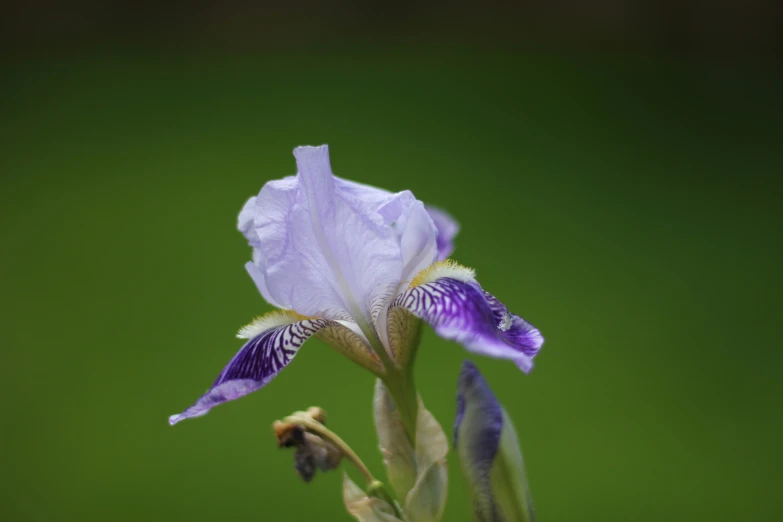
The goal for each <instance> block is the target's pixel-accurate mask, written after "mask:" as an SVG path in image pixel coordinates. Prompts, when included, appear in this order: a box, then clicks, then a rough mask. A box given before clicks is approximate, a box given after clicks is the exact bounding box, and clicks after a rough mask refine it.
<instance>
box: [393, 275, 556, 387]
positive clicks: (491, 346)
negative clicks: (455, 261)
mask: <svg viewBox="0 0 783 522" xmlns="http://www.w3.org/2000/svg"><path fill="white" fill-rule="evenodd" d="M392 306H401V307H404V308H406V309H407V310H409V311H411V312H412V313H413V314H414V315H416V316H418V317H421V318H422V319H424V320H425V321H427V322H428V323H430V324H431V325H432V327H433V328H434V329H435V332H436V333H437V334H438V335H440V336H442V337H445V338H447V339H454V340H455V341H457V342H459V343H461V344H462V345H464V346H465V348H467V349H468V350H470V351H471V352H474V353H478V354H482V355H488V356H490V357H497V358H501V359H510V360H512V361H514V363H516V365H517V366H518V367H519V368H520V369H521V370H522V371H524V372H526V373H527V372H530V370H531V369H532V367H533V357H535V355H536V354H537V353H538V350H539V349H540V348H541V345H542V344H543V343H544V338H543V337H542V336H541V334H540V333H539V331H538V330H537V329H536V328H535V327H533V325H531V324H530V323H528V322H527V321H525V320H524V319H522V318H521V317H519V316H517V315H514V314H511V313H509V312H508V310H507V309H506V307H505V306H504V305H503V304H502V303H500V301H498V300H497V299H496V298H495V297H494V296H492V295H491V294H488V293H486V292H484V290H482V289H481V287H480V286H479V284H478V283H476V282H475V281H468V282H465V281H458V280H456V279H453V278H450V277H442V278H440V279H437V280H435V281H433V282H431V283H425V284H423V285H421V286H417V287H414V288H412V289H410V290H408V291H406V292H405V293H403V294H400V295H399V296H397V298H396V299H395V300H394V302H393V303H392Z"/></svg>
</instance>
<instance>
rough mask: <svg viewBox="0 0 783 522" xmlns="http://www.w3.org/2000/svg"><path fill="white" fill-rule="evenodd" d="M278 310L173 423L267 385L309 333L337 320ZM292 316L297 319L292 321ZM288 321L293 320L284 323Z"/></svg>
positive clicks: (171, 420) (330, 324)
mask: <svg viewBox="0 0 783 522" xmlns="http://www.w3.org/2000/svg"><path fill="white" fill-rule="evenodd" d="M277 314H278V315H275V316H273V317H272V321H271V323H270V322H269V320H267V325H268V326H269V327H268V328H264V329H263V330H262V331H260V332H256V333H254V335H253V337H252V338H251V339H250V340H249V341H248V342H247V343H246V344H245V345H244V346H243V347H242V349H241V350H239V352H238V353H237V354H236V355H235V356H234V358H233V359H231V362H229V363H228V365H227V366H226V367H225V368H224V369H223V371H222V372H220V375H218V377H217V379H215V382H214V383H213V384H212V387H211V388H210V389H209V391H207V393H205V394H204V395H202V396H201V397H200V398H199V399H198V400H197V401H196V403H195V404H194V405H193V406H191V407H190V408H188V409H186V410H185V411H183V412H182V413H180V414H179V415H172V416H171V417H169V424H171V425H172V426H173V425H174V424H176V423H177V422H179V421H181V420H183V419H187V418H190V417H199V416H201V415H205V414H206V413H207V412H208V411H209V410H210V409H211V408H214V407H215V406H217V405H219V404H222V403H224V402H227V401H232V400H234V399H238V398H240V397H244V396H245V395H247V394H249V393H251V392H254V391H256V390H258V389H259V388H262V387H264V386H266V385H267V384H268V383H269V381H271V380H272V379H273V378H274V377H275V376H276V375H277V374H278V373H280V371H281V370H282V369H283V368H285V367H286V366H287V365H288V363H289V362H291V359H293V358H294V356H295V355H296V353H297V351H298V350H299V347H301V346H302V344H303V343H304V342H305V341H306V340H307V339H308V338H309V337H311V336H312V335H314V334H315V333H316V332H318V330H320V329H322V328H325V327H327V326H333V325H335V324H336V323H334V322H332V321H328V320H323V319H305V320H296V318H297V317H296V316H295V315H292V314H290V313H288V312H278V313H277ZM281 317H282V320H280V318H281ZM292 320H294V321H295V322H290V321H292ZM286 321H289V322H288V323H287V324H281V323H286ZM256 330H258V328H256Z"/></svg>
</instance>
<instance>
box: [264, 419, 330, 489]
mask: <svg viewBox="0 0 783 522" xmlns="http://www.w3.org/2000/svg"><path fill="white" fill-rule="evenodd" d="M305 414H306V415H307V416H308V417H310V418H311V419H312V420H313V421H316V422H318V423H319V424H323V422H324V421H325V420H326V412H325V411H324V410H323V409H321V408H317V407H312V408H309V409H308V410H307V412H305ZM302 422H304V424H305V425H306V424H308V422H305V421H304V420H303V421H302ZM305 425H302V424H299V423H297V422H296V417H295V416H292V417H289V418H288V419H287V420H285V421H275V422H274V424H273V425H272V429H273V430H274V432H275V437H277V443H278V445H279V446H280V447H281V448H295V451H294V468H295V469H296V472H297V473H298V474H299V476H300V477H302V480H304V481H305V482H310V481H311V480H312V479H313V477H314V476H315V473H316V471H317V470H321V471H328V470H331V469H335V468H336V467H337V466H338V465H339V464H340V460H341V459H342V457H343V454H342V451H341V450H340V449H339V448H338V447H337V446H336V445H335V444H333V443H332V442H330V441H329V440H325V439H324V438H322V437H321V436H320V435H318V434H317V433H313V432H312V431H308V430H307V428H306V427H305Z"/></svg>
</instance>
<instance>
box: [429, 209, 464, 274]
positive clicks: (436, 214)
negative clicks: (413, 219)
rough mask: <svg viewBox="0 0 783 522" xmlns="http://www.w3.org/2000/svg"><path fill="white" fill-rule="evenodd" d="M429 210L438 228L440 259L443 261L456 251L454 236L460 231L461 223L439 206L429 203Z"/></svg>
mask: <svg viewBox="0 0 783 522" xmlns="http://www.w3.org/2000/svg"><path fill="white" fill-rule="evenodd" d="M427 212H428V213H429V215H430V218H432V222H433V223H435V228H437V229H438V241H437V243H438V261H443V260H444V259H446V258H447V257H449V256H450V255H451V254H452V252H454V238H455V237H456V235H457V233H459V223H457V220H456V219H454V218H453V217H451V214H449V213H448V212H446V211H445V210H443V209H440V208H438V207H433V206H430V205H427Z"/></svg>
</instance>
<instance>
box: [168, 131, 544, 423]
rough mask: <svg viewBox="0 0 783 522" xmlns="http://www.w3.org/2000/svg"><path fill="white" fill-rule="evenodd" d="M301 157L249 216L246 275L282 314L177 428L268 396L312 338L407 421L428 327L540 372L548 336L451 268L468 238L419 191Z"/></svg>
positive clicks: (323, 157)
mask: <svg viewBox="0 0 783 522" xmlns="http://www.w3.org/2000/svg"><path fill="white" fill-rule="evenodd" d="M294 157H295V158H296V165H297V170H298V173H297V175H296V176H289V177H286V178H283V179H281V180H275V181H270V182H268V183H267V184H266V185H264V187H263V188H262V189H261V192H260V193H259V194H258V196H255V197H251V198H250V199H249V200H248V201H247V203H245V206H244V208H243V209H242V211H241V212H240V214H239V230H240V231H241V232H242V233H243V234H244V235H245V237H246V238H247V240H248V242H249V243H250V246H251V247H252V248H253V256H252V259H253V260H252V262H248V263H247V265H246V268H247V271H248V273H249V274H250V277H251V278H252V279H253V281H254V282H255V284H256V286H257V287H258V290H259V291H260V292H261V295H262V296H263V298H264V299H265V300H266V301H267V302H268V303H269V304H271V305H273V306H275V307H277V308H278V309H279V310H278V311H274V312H270V313H267V314H266V315H263V316H261V317H259V318H258V319H256V320H255V321H253V322H252V323H250V324H248V325H247V326H245V327H244V328H242V329H241V330H240V331H239V334H238V337H240V338H243V339H246V340H247V342H246V343H245V345H244V346H243V347H242V348H241V349H240V350H239V352H238V353H237V354H236V355H235V356H234V358H233V359H231V361H230V362H229V363H228V365H227V366H226V367H225V368H224V369H223V371H222V372H220V374H219V375H218V377H217V379H216V380H215V382H214V384H213V385H212V387H211V388H210V389H209V390H208V391H207V392H206V393H205V394H204V395H202V396H201V397H200V398H199V399H198V400H197V401H196V403H195V404H194V405H193V406H191V407H189V408H187V409H186V410H185V411H183V412H182V413H180V414H178V415H172V416H171V417H170V418H169V422H170V423H171V424H175V423H177V422H179V421H180V420H182V419H186V418H189V417H196V416H200V415H204V414H205V413H207V412H208V411H209V410H210V409H211V408H213V407H215V406H217V405H218V404H221V403H224V402H227V401H230V400H234V399H238V398H240V397H242V396H244V395H247V394H249V393H251V392H253V391H256V390H258V389H259V388H262V387H263V386H265V385H266V384H267V383H269V382H270V381H271V380H272V379H273V378H274V377H275V376H276V375H277V374H278V373H280V371H281V370H282V369H283V368H285V367H286V366H287V365H288V364H289V363H290V362H291V360H292V359H293V358H294V356H296V355H297V353H298V352H299V349H300V347H301V346H302V344H304V342H305V341H306V340H307V339H308V338H310V337H312V336H316V337H318V338H320V339H322V340H323V341H325V342H326V343H327V344H329V345H330V346H332V347H333V348H335V349H336V350H337V351H339V352H340V353H342V354H343V355H345V356H346V357H348V358H349V359H351V360H352V361H354V362H356V363H358V364H360V365H361V366H363V367H365V368H367V369H369V370H370V371H372V372H373V373H374V374H375V375H377V376H378V377H380V378H381V379H383V380H384V382H385V383H386V384H387V386H388V387H389V390H390V392H391V393H392V396H393V397H394V398H395V402H398V403H400V404H399V406H400V409H401V411H403V412H404V415H403V416H404V417H405V418H408V419H411V418H412V419H415V418H416V417H415V409H416V404H417V401H416V394H415V389H414V388H413V384H412V366H413V364H412V363H413V358H414V356H415V352H416V348H417V346H418V340H419V335H420V324H421V320H424V321H425V322H427V323H429V324H430V325H432V327H433V328H434V329H435V332H436V333H437V334H439V335H440V336H442V337H445V338H447V339H453V340H456V341H457V342H459V343H461V344H462V345H463V346H465V348H467V349H468V350H470V351H471V352H474V353H478V354H482V355H488V356H491V357H498V358H504V359H510V360H512V361H513V362H514V363H516V365H517V366H518V367H519V368H520V369H522V370H523V371H525V372H528V371H530V369H531V367H532V365H533V362H532V361H533V357H534V356H535V355H536V353H537V352H538V350H539V348H540V347H541V344H542V343H543V338H542V337H541V334H540V333H539V332H538V330H536V329H535V328H534V327H533V326H532V325H530V324H529V323H527V322H526V321H525V320H524V319H522V318H521V317H519V316H517V315H514V314H512V313H510V312H509V311H508V309H507V308H506V307H505V306H504V305H503V304H502V303H501V302H500V301H499V300H497V299H496V298H495V297H494V296H492V295H491V294H489V293H488V292H486V291H484V290H483V289H482V288H481V286H480V285H479V284H478V282H476V279H475V275H474V272H473V270H471V269H469V268H465V267H463V266H461V265H459V264H457V263H455V262H452V261H450V260H445V258H446V257H448V255H449V254H450V253H451V251H452V249H453V246H452V240H453V237H454V235H455V234H456V232H457V230H458V226H457V224H456V222H454V221H453V220H452V219H451V218H450V217H449V216H448V214H446V213H445V212H443V211H439V210H437V209H429V210H428V208H427V207H425V206H424V204H423V203H422V202H421V201H419V200H417V199H416V198H415V197H414V196H413V194H412V193H411V192H410V191H407V190H406V191H402V192H398V193H396V194H395V193H390V192H387V191H385V190H381V189H377V188H374V187H370V186H367V185H362V184H359V183H355V182H352V181H348V180H344V179H341V178H338V177H336V176H334V175H333V174H332V169H331V166H330V162H329V149H328V147H327V146H325V145H324V146H320V147H298V148H297V149H295V150H294ZM406 405H407V406H408V407H409V408H408V410H407V411H406ZM414 422H415V420H414ZM408 427H409V428H410V429H411V430H413V429H414V428H415V426H413V427H411V426H408Z"/></svg>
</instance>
